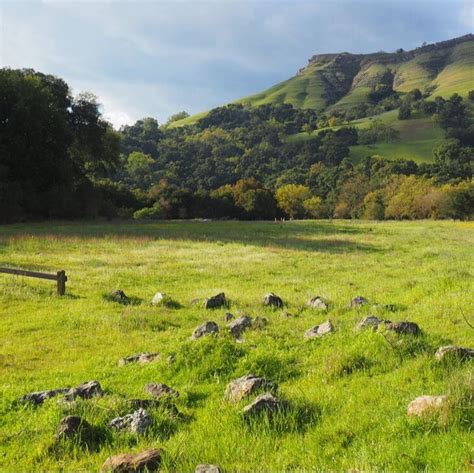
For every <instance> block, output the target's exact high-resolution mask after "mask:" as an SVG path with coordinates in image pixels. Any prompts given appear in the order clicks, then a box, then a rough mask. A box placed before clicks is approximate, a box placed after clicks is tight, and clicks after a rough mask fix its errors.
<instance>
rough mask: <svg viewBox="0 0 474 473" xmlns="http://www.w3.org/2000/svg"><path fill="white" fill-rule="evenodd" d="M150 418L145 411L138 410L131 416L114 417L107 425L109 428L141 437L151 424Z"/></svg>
mask: <svg viewBox="0 0 474 473" xmlns="http://www.w3.org/2000/svg"><path fill="white" fill-rule="evenodd" d="M152 422H153V421H152V418H151V416H150V414H148V412H147V411H146V410H145V409H142V408H140V409H138V410H136V411H135V412H132V414H127V415H125V416H123V417H116V418H115V419H112V420H111V421H110V423H109V427H110V428H111V429H115V430H128V431H129V432H132V433H134V434H139V435H143V434H145V432H146V431H147V429H148V428H149V427H150V426H151V424H152Z"/></svg>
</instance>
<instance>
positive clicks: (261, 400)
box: [243, 393, 286, 417]
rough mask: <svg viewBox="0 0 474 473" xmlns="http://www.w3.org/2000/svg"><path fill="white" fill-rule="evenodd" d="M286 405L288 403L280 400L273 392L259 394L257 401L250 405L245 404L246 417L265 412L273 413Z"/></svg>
mask: <svg viewBox="0 0 474 473" xmlns="http://www.w3.org/2000/svg"><path fill="white" fill-rule="evenodd" d="M284 407H286V403H284V402H282V401H280V400H279V399H278V398H276V397H275V396H274V395H273V394H271V393H265V394H261V395H260V396H258V397H257V398H256V399H255V401H253V402H252V403H251V404H249V405H248V406H245V407H244V410H243V413H244V416H245V417H251V416H254V415H258V414H261V413H263V412H266V413H268V414H272V413H274V412H276V411H278V410H280V409H282V408H284Z"/></svg>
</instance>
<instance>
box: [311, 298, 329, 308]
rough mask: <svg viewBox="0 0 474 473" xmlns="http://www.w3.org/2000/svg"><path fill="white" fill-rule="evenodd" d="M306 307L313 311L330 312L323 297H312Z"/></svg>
mask: <svg viewBox="0 0 474 473" xmlns="http://www.w3.org/2000/svg"><path fill="white" fill-rule="evenodd" d="M306 305H307V306H308V307H310V308H311V309H317V310H328V304H327V302H326V301H325V300H324V299H323V298H322V297H319V296H316V297H312V298H311V299H309V301H308V302H307V303H306Z"/></svg>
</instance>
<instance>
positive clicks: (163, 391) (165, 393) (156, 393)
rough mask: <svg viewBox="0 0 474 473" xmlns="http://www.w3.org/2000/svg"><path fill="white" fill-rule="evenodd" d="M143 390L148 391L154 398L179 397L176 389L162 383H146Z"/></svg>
mask: <svg viewBox="0 0 474 473" xmlns="http://www.w3.org/2000/svg"><path fill="white" fill-rule="evenodd" d="M145 391H147V392H149V393H150V394H151V395H152V396H153V397H154V398H156V399H161V398H165V397H179V392H178V391H176V390H175V389H173V388H170V387H169V386H167V385H166V384H162V383H148V384H147V385H146V386H145Z"/></svg>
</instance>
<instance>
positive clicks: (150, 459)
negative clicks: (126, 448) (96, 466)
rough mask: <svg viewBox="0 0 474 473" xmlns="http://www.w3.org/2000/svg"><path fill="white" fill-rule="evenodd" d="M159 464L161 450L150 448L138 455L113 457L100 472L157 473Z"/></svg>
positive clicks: (127, 454) (122, 454)
mask: <svg viewBox="0 0 474 473" xmlns="http://www.w3.org/2000/svg"><path fill="white" fill-rule="evenodd" d="M160 463H161V450H157V449H156V448H150V449H149V450H145V451H143V452H140V453H121V454H119V455H114V456H111V457H109V458H107V460H106V461H105V463H104V464H103V465H102V471H113V472H115V473H139V472H140V473H142V472H144V471H145V470H146V471H148V472H153V471H158V469H159V467H160Z"/></svg>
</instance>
